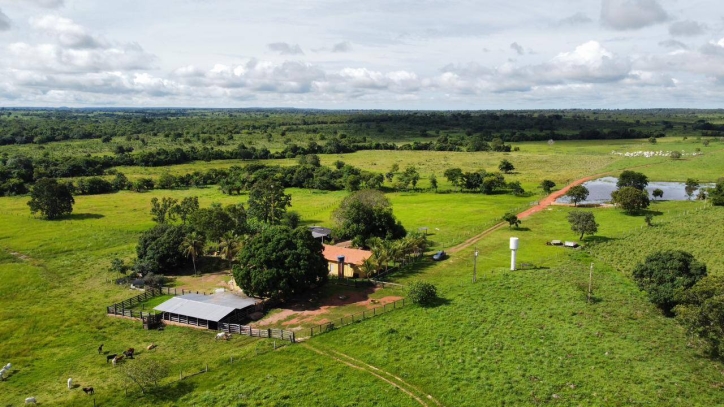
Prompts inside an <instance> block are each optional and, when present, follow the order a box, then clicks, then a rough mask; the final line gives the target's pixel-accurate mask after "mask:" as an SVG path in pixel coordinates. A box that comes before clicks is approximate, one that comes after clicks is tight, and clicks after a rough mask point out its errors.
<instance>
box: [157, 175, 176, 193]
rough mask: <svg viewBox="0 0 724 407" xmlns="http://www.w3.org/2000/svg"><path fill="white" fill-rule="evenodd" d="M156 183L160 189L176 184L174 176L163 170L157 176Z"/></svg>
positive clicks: (170, 187)
mask: <svg viewBox="0 0 724 407" xmlns="http://www.w3.org/2000/svg"><path fill="white" fill-rule="evenodd" d="M156 185H157V186H158V187H159V188H160V189H173V187H175V186H176V177H174V176H173V175H171V174H169V173H168V172H164V173H163V174H161V176H160V177H158V182H157V183H156Z"/></svg>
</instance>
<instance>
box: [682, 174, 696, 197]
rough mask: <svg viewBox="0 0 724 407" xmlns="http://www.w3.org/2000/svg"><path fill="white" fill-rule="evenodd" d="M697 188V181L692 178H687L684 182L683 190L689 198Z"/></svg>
mask: <svg viewBox="0 0 724 407" xmlns="http://www.w3.org/2000/svg"><path fill="white" fill-rule="evenodd" d="M697 189H699V181H698V180H696V179H694V178H688V179H687V180H686V184H684V191H685V192H686V196H687V197H688V198H689V199H691V197H692V195H694V192H696V190H697Z"/></svg>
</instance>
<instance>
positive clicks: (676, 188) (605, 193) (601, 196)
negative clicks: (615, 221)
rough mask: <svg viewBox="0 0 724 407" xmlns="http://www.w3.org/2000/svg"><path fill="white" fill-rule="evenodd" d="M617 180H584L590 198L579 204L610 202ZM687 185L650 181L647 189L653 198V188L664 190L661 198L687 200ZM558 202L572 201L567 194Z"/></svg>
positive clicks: (665, 199)
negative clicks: (685, 188)
mask: <svg viewBox="0 0 724 407" xmlns="http://www.w3.org/2000/svg"><path fill="white" fill-rule="evenodd" d="M616 182H618V178H616V177H603V178H599V179H596V180H593V181H588V182H584V183H583V186H584V187H586V188H588V191H589V194H588V199H586V200H585V201H582V202H579V204H584V205H585V204H601V203H607V202H610V201H611V192H613V191H615V190H616V189H617V188H616ZM685 186H686V184H684V183H683V182H649V185H648V186H647V187H646V191H648V193H649V198H650V199H652V200H653V199H654V197H653V195H652V192H653V190H654V189H660V190H662V191H664V197H663V198H659V199H660V200H664V201H686V200H687V199H689V197H688V196H686V191H685V190H684V187H685ZM713 186H714V184H702V185H701V187H702V188H710V187H713ZM698 193H699V190H698V189H697V190H696V191H695V192H694V195H692V199H695V198H696V195H697V194H698ZM556 202H558V203H572V202H571V200H570V199H569V198H568V197H566V196H562V197H560V198H558V199H556Z"/></svg>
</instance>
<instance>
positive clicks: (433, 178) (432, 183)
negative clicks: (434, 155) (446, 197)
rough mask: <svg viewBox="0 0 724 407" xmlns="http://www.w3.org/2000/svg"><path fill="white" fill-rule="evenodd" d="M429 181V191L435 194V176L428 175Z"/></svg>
mask: <svg viewBox="0 0 724 407" xmlns="http://www.w3.org/2000/svg"><path fill="white" fill-rule="evenodd" d="M429 180H430V189H432V190H433V191H435V192H437V177H436V176H435V174H430V178H429Z"/></svg>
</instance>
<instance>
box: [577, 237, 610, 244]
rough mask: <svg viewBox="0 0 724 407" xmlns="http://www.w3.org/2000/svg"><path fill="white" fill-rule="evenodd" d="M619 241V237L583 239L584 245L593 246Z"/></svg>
mask: <svg viewBox="0 0 724 407" xmlns="http://www.w3.org/2000/svg"><path fill="white" fill-rule="evenodd" d="M616 240H619V238H617V237H607V236H587V237H586V238H584V239H583V241H582V243H585V244H591V243H606V242H613V241H616Z"/></svg>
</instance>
